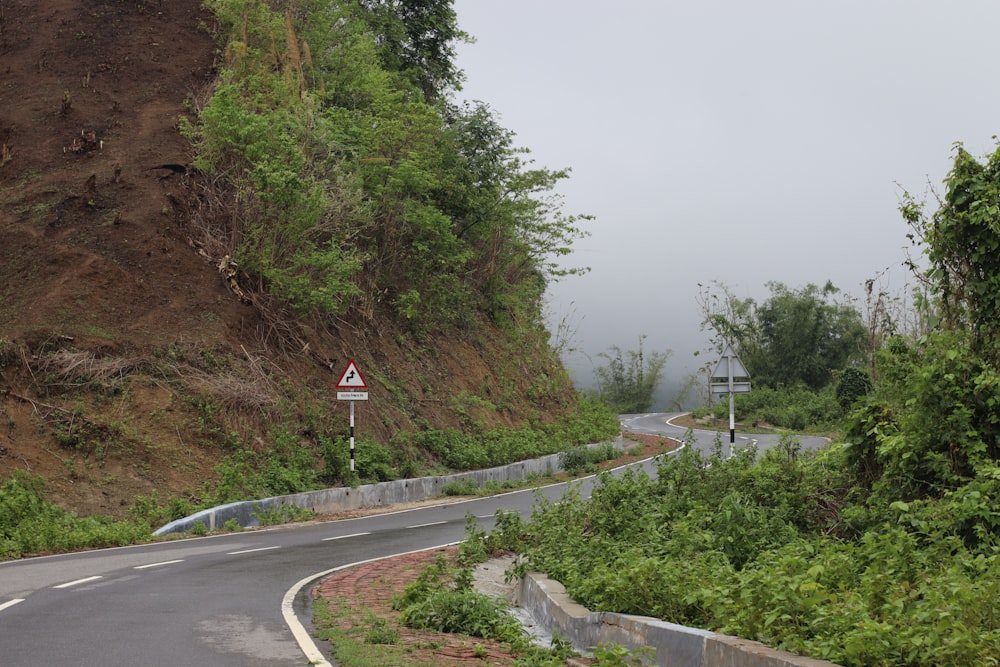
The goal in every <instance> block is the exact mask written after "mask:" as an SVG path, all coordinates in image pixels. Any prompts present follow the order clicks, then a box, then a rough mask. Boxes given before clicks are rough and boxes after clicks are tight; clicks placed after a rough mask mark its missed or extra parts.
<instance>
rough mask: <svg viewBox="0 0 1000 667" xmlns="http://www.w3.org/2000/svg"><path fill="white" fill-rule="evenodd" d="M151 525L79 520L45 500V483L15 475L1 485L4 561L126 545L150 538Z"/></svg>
mask: <svg viewBox="0 0 1000 667" xmlns="http://www.w3.org/2000/svg"><path fill="white" fill-rule="evenodd" d="M149 533H150V528H149V525H148V524H145V523H142V522H137V523H133V522H131V521H114V520H111V519H107V518H104V517H100V516H90V517H79V516H76V515H75V514H72V513H70V512H67V511H65V510H63V509H62V508H60V507H58V506H57V505H54V504H52V503H49V502H47V501H46V500H45V480H43V479H42V478H41V477H39V476H37V475H32V474H31V473H29V472H26V471H20V470H19V471H16V472H14V473H13V474H12V475H11V476H10V477H9V478H7V480H6V481H4V482H3V484H2V485H0V560H5V559H9V558H19V557H21V556H23V555H28V554H43V553H53V552H60V551H72V550H75V549H82V548H87V547H112V546H124V545H126V544H133V543H135V542H140V541H142V540H145V539H147V538H148V537H149Z"/></svg>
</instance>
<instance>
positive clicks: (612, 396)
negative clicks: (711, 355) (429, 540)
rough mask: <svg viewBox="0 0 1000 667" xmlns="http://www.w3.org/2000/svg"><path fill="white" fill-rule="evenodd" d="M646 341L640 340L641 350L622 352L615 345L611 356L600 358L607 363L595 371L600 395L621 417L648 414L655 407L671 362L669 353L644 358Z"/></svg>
mask: <svg viewBox="0 0 1000 667" xmlns="http://www.w3.org/2000/svg"><path fill="white" fill-rule="evenodd" d="M645 339H646V336H644V335H643V336H639V349H638V350H628V351H627V352H623V351H622V349H621V348H620V347H618V346H617V345H612V346H611V348H610V350H609V352H602V353H601V354H599V355H598V356H599V357H602V358H603V359H606V360H607V362H608V363H607V364H606V365H605V366H599V367H597V368H595V369H594V373H595V374H596V375H597V383H598V395H599V396H600V397H601V399H602V400H604V401H605V402H606V403H607V404H608V405H609V406H611V409H612V410H614V411H616V412H617V413H618V414H634V413H637V412H645V411H646V410H648V409H649V408H650V407H651V406H652V405H653V394H655V393H656V388H657V387H659V385H660V380H661V379H662V376H663V367H664V366H665V365H666V363H667V359H669V358H670V350H667V351H666V352H650V353H649V354H648V355H647V354H645V352H644V351H643V341H644V340H645Z"/></svg>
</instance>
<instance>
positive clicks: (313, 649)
mask: <svg viewBox="0 0 1000 667" xmlns="http://www.w3.org/2000/svg"><path fill="white" fill-rule="evenodd" d="M456 544H461V542H449V543H448V544H439V545H437V546H436V547H427V548H426V549H415V550H413V551H404V552H403V553H398V554H393V555H391V556H382V557H380V558H369V559H368V560H359V561H357V562H356V563H348V564H347V565H341V566H339V567H334V568H331V569H329V570H324V571H322V572H317V573H316V574H311V575H309V576H308V577H306V578H305V579H302V580H300V581H299V582H298V583H296V584H295V585H294V586H292V587H291V588H289V589H288V591H287V592H286V593H285V597H284V598H282V600H281V615H282V616H284V617H285V623H286V624H287V625H288V629H289V630H291V631H292V636H294V637H295V641H297V642H298V644H299V648H301V649H302V652H303V653H305V654H306V661H307V662H308V663H309V664H310V665H319V667H333V665H331V664H330V662H329V661H328V660H327V659H326V656H324V655H323V653H322V652H321V651H320V650H319V648H318V647H317V646H316V642H314V641H313V639H312V637H311V636H310V635H309V632H308V631H307V630H306V629H305V626H303V625H302V623H301V621H299V617H298V616H296V615H295V598H296V597H297V596H298V594H299V591H301V590H302V589H303V588H305V587H306V586H308V585H309V584H310V583H311V582H313V581H315V580H317V579H320V578H322V577H326V576H328V575H331V574H333V573H334V572H339V571H340V570H346V569H347V568H350V567H357V566H358V565H364V564H366V563H374V562H377V561H380V560H386V559H389V558H398V557H399V556H407V555H409V554H416V553H420V552H421V551H433V550H434V549H442V548H444V547H450V546H454V545H456Z"/></svg>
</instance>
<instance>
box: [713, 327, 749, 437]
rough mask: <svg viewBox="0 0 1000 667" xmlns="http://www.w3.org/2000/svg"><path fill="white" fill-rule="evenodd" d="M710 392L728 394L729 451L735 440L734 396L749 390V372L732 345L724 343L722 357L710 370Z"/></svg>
mask: <svg viewBox="0 0 1000 667" xmlns="http://www.w3.org/2000/svg"><path fill="white" fill-rule="evenodd" d="M711 385H712V393H713V394H729V453H730V454H732V449H733V447H732V445H733V443H735V442H736V407H735V400H734V397H735V395H736V394H742V393H746V392H748V391H750V373H748V372H747V369H746V366H744V365H743V362H742V361H740V358H739V357H737V356H736V353H735V352H733V346H732V345H726V349H725V351H724V352H723V353H722V358H721V359H719V363H717V364H716V365H715V370H714V371H712V381H711Z"/></svg>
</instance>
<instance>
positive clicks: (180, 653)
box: [0, 414, 811, 667]
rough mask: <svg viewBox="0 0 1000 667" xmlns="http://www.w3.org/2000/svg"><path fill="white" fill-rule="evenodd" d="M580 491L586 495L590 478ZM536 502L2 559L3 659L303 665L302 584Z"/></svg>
mask: <svg viewBox="0 0 1000 667" xmlns="http://www.w3.org/2000/svg"><path fill="white" fill-rule="evenodd" d="M670 417H671V415H664V414H659V415H626V416H623V418H622V421H623V424H624V425H625V428H626V429H627V430H630V431H636V432H641V433H656V434H662V435H666V436H669V437H676V438H682V437H684V434H685V429H680V428H678V427H674V426H671V425H670V424H669V423H668V419H669V418H670ZM727 435H728V434H727ZM755 437H757V438H759V439H761V440H763V438H761V437H760V436H755ZM714 439H715V434H714V433H710V432H696V435H695V439H694V443H693V444H692V445H691V446H698V447H700V448H706V451H710V450H711V447H712V445H713V441H714ZM726 439H727V440H728V437H727V438H726ZM745 442H746V443H749V441H745ZM738 446H739V445H738ZM764 446H766V445H764ZM810 446H811V445H810ZM647 467H651V464H647ZM574 484H578V485H580V487H581V489H580V492H581V494H582V495H584V496H586V495H588V494H589V490H590V488H591V487H592V485H593V479H592V478H591V479H586V480H581V481H579V482H575V483H574ZM564 491H565V485H555V486H552V487H546V488H545V489H543V490H542V493H544V495H546V496H547V497H549V498H552V499H556V498H559V497H560V496H561V495H562V494H563V493H564ZM534 500H535V496H534V492H533V491H522V492H515V493H508V494H503V495H500V496H493V497H490V498H481V499H475V500H471V501H464V502H459V503H452V504H446V505H438V506H434V507H425V508H421V509H414V510H408V511H403V512H396V513H391V514H382V515H377V516H371V517H365V518H359V519H350V520H341V521H334V522H326V523H309V524H301V525H295V526H285V527H280V528H273V529H269V530H254V531H245V532H241V533H233V534H225V535H217V536H210V537H204V538H196V539H184V540H175V541H170V542H161V543H157V544H148V545H140V546H134V547H125V548H121V549H104V550H98V551H90V552H84V553H73V554H62V555H57V556H48V557H42V558H31V559H24V560H19V561H8V562H4V563H0V663H2V664H4V665H46V666H50V667H51V666H60V665H73V666H74V667H78V666H90V665H92V666H94V667H98V666H99V667H108V666H114V665H144V666H147V667H156V666H159V665H162V666H164V667H166V666H169V667H176V666H178V665H213V666H215V665H219V666H228V665H232V666H234V667H236V666H240V667H251V666H256V665H260V666H263V665H268V666H271V667H277V666H283V665H288V666H292V665H296V666H301V665H303V664H304V663H305V662H306V659H305V654H304V653H303V649H302V648H301V647H300V644H299V643H298V640H297V638H296V636H295V634H293V629H292V628H290V627H289V624H288V623H287V622H286V618H285V614H283V610H282V606H283V605H282V601H283V599H284V598H286V597H288V600H289V601H288V602H286V604H285V607H286V609H285V613H286V614H288V615H290V616H293V617H295V616H297V617H299V618H301V619H308V618H309V616H310V613H309V610H308V609H307V608H306V606H307V605H308V600H307V596H306V595H304V594H299V595H296V594H295V593H296V591H298V590H299V588H298V586H299V585H300V584H301V583H302V582H303V581H304V580H305V579H307V578H311V577H314V576H316V575H317V574H319V573H321V572H325V571H328V570H330V569H332V568H336V567H338V566H342V565H347V564H350V563H356V562H359V561H364V560H368V559H372V558H378V557H384V556H389V555H394V554H400V553H406V552H408V551H414V550H418V549H425V548H431V547H435V546H440V545H444V544H450V543H453V542H457V541H459V540H461V539H463V537H464V535H465V523H466V517H467V516H468V515H472V516H475V517H477V518H478V519H479V521H480V522H481V523H482V525H483V527H484V528H486V529H487V530H489V529H490V528H491V527H492V522H493V515H494V512H496V510H497V509H499V508H503V509H505V510H508V511H516V512H522V513H525V514H526V513H528V512H530V509H531V506H532V505H533V503H534ZM303 590H305V589H303ZM304 622H307V621H304ZM292 626H293V627H294V626H295V623H294V622H293V624H292Z"/></svg>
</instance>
